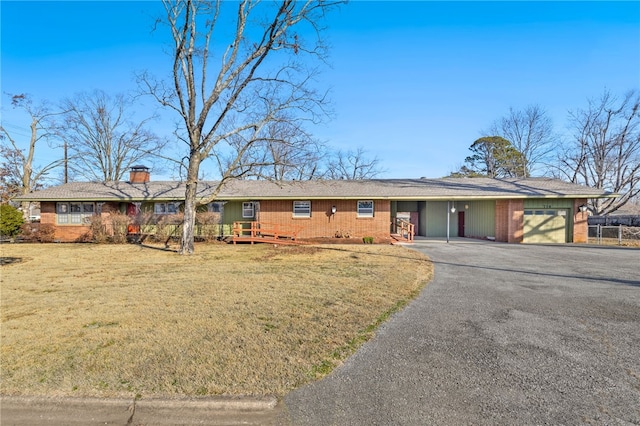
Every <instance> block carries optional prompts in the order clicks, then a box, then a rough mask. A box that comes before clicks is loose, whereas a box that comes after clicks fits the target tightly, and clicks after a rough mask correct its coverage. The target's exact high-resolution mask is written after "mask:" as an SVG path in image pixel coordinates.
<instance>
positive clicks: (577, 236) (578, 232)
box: [573, 198, 589, 243]
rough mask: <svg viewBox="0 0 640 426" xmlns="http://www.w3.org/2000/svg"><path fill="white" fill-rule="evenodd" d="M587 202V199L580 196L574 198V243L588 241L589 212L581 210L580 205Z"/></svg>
mask: <svg viewBox="0 0 640 426" xmlns="http://www.w3.org/2000/svg"><path fill="white" fill-rule="evenodd" d="M583 204H587V200H586V199H584V198H579V199H576V200H573V242H574V243H586V242H587V236H588V232H589V225H588V223H587V220H588V218H589V213H587V212H584V213H583V212H581V211H580V206H581V205H583Z"/></svg>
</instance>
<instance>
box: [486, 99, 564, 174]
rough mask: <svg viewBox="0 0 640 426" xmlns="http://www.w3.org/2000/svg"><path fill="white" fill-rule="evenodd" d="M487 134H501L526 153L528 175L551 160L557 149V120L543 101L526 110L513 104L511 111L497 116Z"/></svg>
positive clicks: (524, 157)
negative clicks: (502, 115)
mask: <svg viewBox="0 0 640 426" xmlns="http://www.w3.org/2000/svg"><path fill="white" fill-rule="evenodd" d="M484 133H486V134H491V135H497V136H501V137H503V138H504V139H507V140H508V141H510V142H511V144H512V145H513V147H514V148H515V149H517V150H518V151H519V152H520V153H521V154H522V161H523V163H524V164H523V165H524V171H525V172H526V176H525V177H529V175H530V174H531V173H533V172H534V171H535V170H538V169H539V167H540V166H545V165H546V164H548V163H549V160H550V158H549V157H550V154H551V153H552V152H553V151H554V149H555V144H554V142H555V140H556V136H555V134H554V131H553V122H552V121H551V118H550V117H549V115H548V114H547V112H546V111H545V110H544V109H543V108H542V107H540V106H539V105H530V106H528V107H526V108H524V109H523V110H516V109H513V108H509V113H508V114H507V115H506V116H504V117H502V118H500V119H498V120H496V121H495V122H494V123H493V124H492V125H491V127H490V129H489V131H488V132H484Z"/></svg>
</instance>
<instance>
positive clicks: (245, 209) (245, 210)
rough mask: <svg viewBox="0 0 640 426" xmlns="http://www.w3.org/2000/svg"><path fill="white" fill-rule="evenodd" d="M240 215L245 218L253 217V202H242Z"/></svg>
mask: <svg viewBox="0 0 640 426" xmlns="http://www.w3.org/2000/svg"><path fill="white" fill-rule="evenodd" d="M242 217H243V218H245V219H247V218H252V217H253V202H248V203H242Z"/></svg>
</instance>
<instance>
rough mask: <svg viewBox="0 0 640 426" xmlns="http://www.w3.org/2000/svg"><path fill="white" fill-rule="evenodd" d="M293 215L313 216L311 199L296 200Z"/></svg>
mask: <svg viewBox="0 0 640 426" xmlns="http://www.w3.org/2000/svg"><path fill="white" fill-rule="evenodd" d="M293 217H311V201H294V202H293Z"/></svg>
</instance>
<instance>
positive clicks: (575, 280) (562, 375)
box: [281, 240, 640, 425]
mask: <svg viewBox="0 0 640 426" xmlns="http://www.w3.org/2000/svg"><path fill="white" fill-rule="evenodd" d="M412 249H415V250H419V251H422V252H424V253H426V254H427V255H429V256H430V257H431V258H432V260H433V262H434V263H435V278H434V280H433V281H432V282H431V284H429V285H428V286H427V287H426V288H425V290H424V291H423V292H422V293H421V295H420V296H419V297H418V299H417V300H415V301H414V302H413V303H412V304H411V305H409V306H408V307H407V308H406V309H405V310H403V311H402V312H400V313H398V314H397V315H395V316H394V317H393V318H392V319H391V320H390V321H389V322H387V323H386V324H385V325H384V326H383V327H382V328H381V329H380V330H379V331H378V333H377V335H376V337H375V338H374V339H373V340H371V341H370V342H368V343H367V344H366V345H364V346H363V347H362V348H361V349H360V350H359V351H358V352H357V353H356V354H355V355H354V356H353V357H351V358H350V359H349V360H348V361H347V362H346V363H345V364H344V365H343V366H342V367H341V368H339V369H337V370H336V371H335V372H334V373H332V374H331V375H330V376H329V377H327V378H326V379H325V380H322V381H320V382H317V383H314V384H311V385H309V386H306V387H303V388H301V389H298V390H296V391H294V392H292V393H291V394H289V395H288V396H286V397H285V399H284V403H283V406H282V407H281V408H283V413H282V415H283V418H282V419H281V423H285V422H286V423H288V422H290V423H292V424H295V425H306V424H309V425H331V424H333V425H424V424H447V425H462V424H474V425H482V424H486V425H489V424H490V425H495V424H505V425H507V424H509V425H512V424H566V425H575V424H640V250H637V249H636V250H633V249H624V248H617V247H611V248H609V247H591V246H584V245H576V246H573V245H561V246H560V245H558V246H551V245H547V246H544V245H507V244H500V243H489V242H487V243H483V242H466V241H464V240H459V241H455V242H452V243H450V244H447V243H444V242H428V241H427V242H417V243H416V244H415V245H414V246H412Z"/></svg>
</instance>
